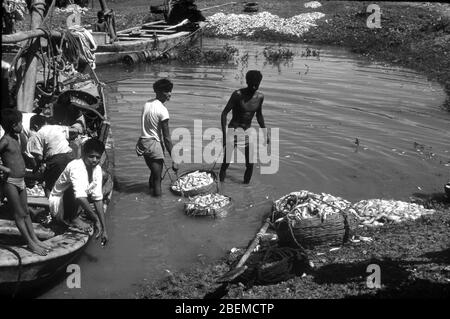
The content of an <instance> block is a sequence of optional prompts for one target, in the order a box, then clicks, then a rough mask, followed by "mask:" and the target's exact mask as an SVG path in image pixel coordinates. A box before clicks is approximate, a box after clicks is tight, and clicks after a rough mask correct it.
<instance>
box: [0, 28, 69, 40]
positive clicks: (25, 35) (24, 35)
mask: <svg viewBox="0 0 450 319" xmlns="http://www.w3.org/2000/svg"><path fill="white" fill-rule="evenodd" d="M49 32H50V35H51V36H52V37H55V38H60V37H62V33H61V32H58V31H53V30H52V31H49ZM44 35H45V32H44V31H43V30H41V29H38V30H29V31H19V32H16V33H14V34H3V35H2V43H17V42H21V41H24V40H28V39H32V38H38V37H42V36H44Z"/></svg>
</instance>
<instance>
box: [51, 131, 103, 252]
mask: <svg viewBox="0 0 450 319" xmlns="http://www.w3.org/2000/svg"><path fill="white" fill-rule="evenodd" d="M104 151H105V145H104V144H103V143H102V142H101V141H99V140H97V139H94V138H93V139H89V140H87V141H86V142H85V143H84V144H83V152H82V158H80V159H75V160H73V161H71V162H70V163H69V164H67V166H66V168H65V169H64V171H63V172H62V173H61V175H60V176H59V178H58V180H57V181H56V183H55V186H53V188H52V191H51V193H50V197H49V199H48V201H49V206H50V213H51V214H52V216H53V217H55V218H56V220H57V221H59V222H61V223H64V224H66V225H68V226H72V227H75V228H78V229H81V230H82V231H87V230H88V229H89V228H90V226H89V225H87V224H86V223H84V222H83V221H81V219H80V217H79V214H80V209H79V208H81V209H82V210H84V211H85V212H86V214H87V217H88V218H89V219H90V220H92V221H93V222H94V227H95V230H96V238H99V237H100V238H101V243H102V245H104V244H106V242H107V241H108V236H107V233H106V225H105V216H104V211H103V192H102V184H103V172H102V168H101V166H100V165H99V164H100V158H101V156H102V154H103V152H104ZM91 203H93V207H92V206H91Z"/></svg>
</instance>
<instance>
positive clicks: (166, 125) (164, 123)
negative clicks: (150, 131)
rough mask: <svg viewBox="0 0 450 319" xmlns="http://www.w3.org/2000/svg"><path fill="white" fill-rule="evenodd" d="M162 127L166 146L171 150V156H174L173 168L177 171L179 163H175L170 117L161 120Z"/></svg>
mask: <svg viewBox="0 0 450 319" xmlns="http://www.w3.org/2000/svg"><path fill="white" fill-rule="evenodd" d="M161 128H162V134H163V140H164V146H165V147H166V149H167V151H168V152H169V155H170V157H171V158H172V168H173V170H174V171H177V170H178V165H177V164H176V163H175V160H174V158H173V156H172V148H173V144H172V139H171V138H170V130H169V120H168V119H167V120H164V121H162V122H161Z"/></svg>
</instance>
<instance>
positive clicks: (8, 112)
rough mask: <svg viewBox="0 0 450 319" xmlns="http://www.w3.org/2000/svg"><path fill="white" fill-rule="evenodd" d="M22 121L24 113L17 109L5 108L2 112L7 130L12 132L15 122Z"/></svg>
mask: <svg viewBox="0 0 450 319" xmlns="http://www.w3.org/2000/svg"><path fill="white" fill-rule="evenodd" d="M21 122H22V113H20V112H19V111H18V110H16V109H9V108H8V109H3V110H2V112H1V124H2V127H3V129H4V130H5V132H11V131H12V130H13V126H14V125H15V124H18V123H21Z"/></svg>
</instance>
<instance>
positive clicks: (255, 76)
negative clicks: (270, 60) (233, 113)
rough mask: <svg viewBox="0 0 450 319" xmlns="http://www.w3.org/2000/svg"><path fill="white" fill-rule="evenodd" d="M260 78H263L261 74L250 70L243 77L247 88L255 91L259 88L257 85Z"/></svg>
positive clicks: (259, 82)
mask: <svg viewBox="0 0 450 319" xmlns="http://www.w3.org/2000/svg"><path fill="white" fill-rule="evenodd" d="M262 77H263V76H262V74H261V72H259V71H257V70H250V71H248V72H247V74H246V75H245V80H246V82H247V85H248V87H249V88H251V89H253V90H255V91H256V90H257V89H258V88H259V85H260V84H261V80H262Z"/></svg>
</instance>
